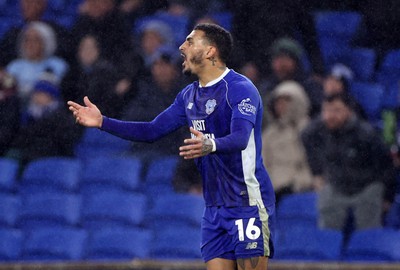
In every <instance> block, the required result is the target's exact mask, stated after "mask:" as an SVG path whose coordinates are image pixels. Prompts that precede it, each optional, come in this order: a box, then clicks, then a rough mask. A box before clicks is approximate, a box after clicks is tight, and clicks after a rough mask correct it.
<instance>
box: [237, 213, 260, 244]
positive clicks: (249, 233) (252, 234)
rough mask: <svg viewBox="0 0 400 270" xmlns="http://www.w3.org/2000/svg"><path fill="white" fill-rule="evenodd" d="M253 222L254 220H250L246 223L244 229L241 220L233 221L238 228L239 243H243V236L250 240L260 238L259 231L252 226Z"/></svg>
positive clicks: (256, 227)
mask: <svg viewBox="0 0 400 270" xmlns="http://www.w3.org/2000/svg"><path fill="white" fill-rule="evenodd" d="M255 220H256V218H250V219H249V222H248V223H247V226H246V228H245V227H244V222H243V219H237V220H236V221H235V225H236V226H237V228H238V234H239V235H238V237H239V241H244V240H245V238H244V236H245V235H246V237H247V238H248V239H250V240H256V239H258V238H259V237H260V235H261V229H260V228H259V227H258V226H257V225H255V224H254V222H255Z"/></svg>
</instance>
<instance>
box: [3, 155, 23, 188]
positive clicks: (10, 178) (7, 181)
mask: <svg viewBox="0 0 400 270" xmlns="http://www.w3.org/2000/svg"><path fill="white" fill-rule="evenodd" d="M18 168H19V164H18V162H17V161H16V160H14V159H8V158H0V173H1V175H0V191H3V192H6V193H7V192H13V191H15V188H16V180H17V177H18Z"/></svg>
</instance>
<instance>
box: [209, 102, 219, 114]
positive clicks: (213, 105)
mask: <svg viewBox="0 0 400 270" xmlns="http://www.w3.org/2000/svg"><path fill="white" fill-rule="evenodd" d="M215 106H217V101H216V100H215V99H209V100H207V103H206V113H207V114H211V113H212V112H213V111H214V109H215Z"/></svg>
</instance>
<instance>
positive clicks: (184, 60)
mask: <svg viewBox="0 0 400 270" xmlns="http://www.w3.org/2000/svg"><path fill="white" fill-rule="evenodd" d="M181 57H182V60H183V63H182V65H184V64H185V63H186V54H184V53H181Z"/></svg>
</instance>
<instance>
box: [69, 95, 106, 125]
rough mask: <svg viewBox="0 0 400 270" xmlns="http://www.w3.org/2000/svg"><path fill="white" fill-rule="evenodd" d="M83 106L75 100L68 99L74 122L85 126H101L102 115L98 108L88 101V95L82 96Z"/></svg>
mask: <svg viewBox="0 0 400 270" xmlns="http://www.w3.org/2000/svg"><path fill="white" fill-rule="evenodd" d="M83 102H84V103H85V106H82V105H80V104H78V103H76V102H73V101H68V102H67V104H68V105H69V110H70V111H71V112H72V113H73V115H74V117H75V121H76V123H79V124H81V125H83V126H86V127H98V128H99V127H101V125H102V124H103V116H102V115H101V112H100V110H99V109H98V108H97V106H96V105H94V104H93V103H92V102H90V100H89V98H88V97H84V98H83Z"/></svg>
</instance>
